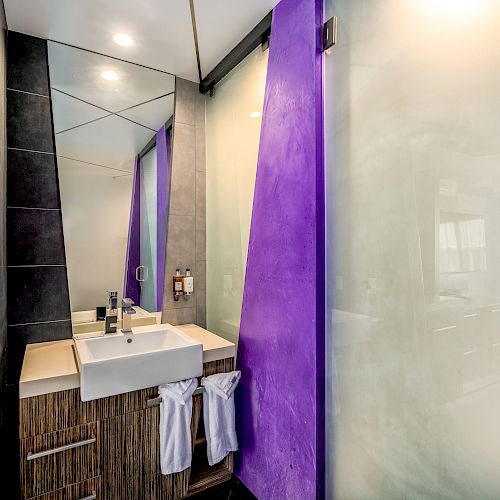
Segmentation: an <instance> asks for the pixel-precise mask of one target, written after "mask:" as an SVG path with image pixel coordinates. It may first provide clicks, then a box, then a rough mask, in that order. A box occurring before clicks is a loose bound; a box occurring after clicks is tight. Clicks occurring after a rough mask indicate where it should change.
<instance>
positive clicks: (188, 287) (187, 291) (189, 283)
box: [182, 269, 194, 299]
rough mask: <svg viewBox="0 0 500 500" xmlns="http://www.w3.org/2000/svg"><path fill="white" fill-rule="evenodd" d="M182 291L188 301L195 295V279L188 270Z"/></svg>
mask: <svg viewBox="0 0 500 500" xmlns="http://www.w3.org/2000/svg"><path fill="white" fill-rule="evenodd" d="M182 291H183V292H184V297H185V298H186V299H187V298H188V297H189V295H193V291H194V278H193V277H192V276H191V270H190V269H186V276H184V277H183V279H182Z"/></svg>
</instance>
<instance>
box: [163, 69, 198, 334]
mask: <svg viewBox="0 0 500 500" xmlns="http://www.w3.org/2000/svg"><path fill="white" fill-rule="evenodd" d="M171 175H172V177H171V184H170V200H169V213H168V229H167V258H166V263H165V293H164V295H163V310H162V312H163V313H162V321H163V322H164V323H171V324H173V325H180V324H183V323H196V324H197V325H199V326H202V327H205V326H206V264H205V259H206V253H205V224H206V222H205V221H206V216H205V198H206V196H205V184H206V182H205V176H206V165H205V99H204V96H202V95H201V94H200V93H199V91H198V85H197V84H196V83H193V82H189V81H187V80H183V79H182V78H176V79H175V111H174V124H173V146H172V174H171ZM177 268H180V269H181V271H185V270H186V269H187V268H189V269H190V270H191V273H192V275H193V277H194V282H195V286H194V294H193V295H192V296H191V297H189V298H188V299H187V300H184V298H181V299H180V300H179V301H177V302H175V301H174V300H173V296H172V276H173V275H174V274H175V270H176V269H177Z"/></svg>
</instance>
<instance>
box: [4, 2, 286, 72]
mask: <svg viewBox="0 0 500 500" xmlns="http://www.w3.org/2000/svg"><path fill="white" fill-rule="evenodd" d="M278 1H279V0H195V12H196V24H197V30H198V39H199V48H200V59H201V66H202V76H203V77H204V76H206V74H207V73H208V72H209V71H210V70H211V69H213V67H214V66H215V65H216V64H217V63H218V62H219V61H220V60H222V59H223V58H224V56H225V55H226V54H227V53H228V52H229V51H230V50H231V49H232V48H233V47H234V46H235V45H236V44H237V43H238V42H239V41H240V40H241V39H242V38H243V37H244V36H245V35H246V34H247V33H248V32H249V31H250V30H251V29H252V28H253V27H254V26H255V25H256V24H257V23H258V22H259V21H260V20H261V19H262V18H263V17H264V16H265V15H266V14H267V13H268V12H269V11H270V10H271V9H272V8H273V7H274V6H275V5H276V4H277V3H278ZM4 4H5V12H6V16H7V23H8V27H9V29H10V30H14V31H20V32H22V33H28V34H30V35H34V36H38V37H41V38H48V39H52V40H56V41H59V42H64V43H68V44H71V45H76V46H78V47H82V48H85V49H88V50H93V51H96V52H99V53H101V54H107V55H110V56H114V57H119V58H121V59H124V60H127V61H131V62H135V63H139V64H143V65H146V66H149V67H152V68H156V69H160V70H163V71H167V72H170V73H172V74H175V75H178V76H180V77H182V78H187V79H188V80H192V81H198V70H197V63H196V53H195V48H194V38H193V30H192V25H191V14H190V9H189V1H188V0H80V1H76V0H36V1H34V0H4ZM118 32H125V33H128V34H130V35H131V36H132V37H133V38H134V40H135V45H134V46H133V47H131V48H124V47H120V46H118V45H116V44H115V43H114V42H113V35H114V34H115V33H118Z"/></svg>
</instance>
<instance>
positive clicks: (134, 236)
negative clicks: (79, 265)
mask: <svg viewBox="0 0 500 500" xmlns="http://www.w3.org/2000/svg"><path fill="white" fill-rule="evenodd" d="M170 151H171V144H170V130H169V131H166V130H165V126H163V127H161V128H160V130H158V132H157V133H156V183H157V184H156V186H157V187H156V189H157V191H156V194H157V214H156V215H157V256H156V259H157V260H156V266H157V267H156V269H157V282H156V310H157V311H161V309H162V304H163V288H164V283H165V255H166V254H165V252H166V246H167V225H168V200H169V194H170V161H171V154H170ZM140 167H141V163H140V159H139V157H137V159H136V163H135V170H134V180H133V184H132V204H131V207H130V219H129V231H128V240H127V253H126V262H125V284H124V287H123V296H124V297H129V298H131V299H132V300H133V301H134V303H135V304H136V305H140V303H141V302H140V301H141V289H140V286H139V283H138V282H137V280H136V279H135V270H136V268H137V267H138V266H139V265H140V259H141V227H140V226H141V222H140V221H141V187H140V184H141V183H140V176H141V174H140Z"/></svg>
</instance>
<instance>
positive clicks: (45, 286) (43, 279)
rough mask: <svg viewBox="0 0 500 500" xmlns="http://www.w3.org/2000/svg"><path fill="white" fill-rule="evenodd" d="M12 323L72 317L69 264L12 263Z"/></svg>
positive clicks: (9, 310)
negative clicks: (67, 269) (39, 265)
mask: <svg viewBox="0 0 500 500" xmlns="http://www.w3.org/2000/svg"><path fill="white" fill-rule="evenodd" d="M7 279H8V283H9V288H8V293H7V318H8V321H9V325H17V324H20V323H36V322H40V321H54V320H60V319H70V318H71V314H70V307H69V293H68V280H67V276H66V267H10V268H8V272H7Z"/></svg>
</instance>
